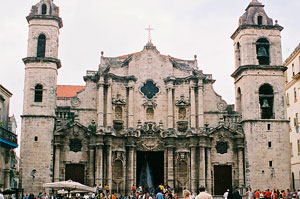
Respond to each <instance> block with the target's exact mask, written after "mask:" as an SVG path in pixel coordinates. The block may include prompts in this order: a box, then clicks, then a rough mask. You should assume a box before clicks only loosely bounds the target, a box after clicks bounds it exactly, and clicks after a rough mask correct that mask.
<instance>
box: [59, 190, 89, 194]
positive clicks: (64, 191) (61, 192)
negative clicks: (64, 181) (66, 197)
mask: <svg viewBox="0 0 300 199" xmlns="http://www.w3.org/2000/svg"><path fill="white" fill-rule="evenodd" d="M86 192H88V191H81V190H73V191H70V193H86ZM57 193H58V194H67V193H69V192H68V191H67V190H64V189H61V190H58V191H57Z"/></svg>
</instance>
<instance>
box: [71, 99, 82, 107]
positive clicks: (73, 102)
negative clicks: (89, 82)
mask: <svg viewBox="0 0 300 199" xmlns="http://www.w3.org/2000/svg"><path fill="white" fill-rule="evenodd" d="M80 104H81V101H80V99H79V98H78V97H73V98H72V99H71V105H72V106H73V107H78V106H80Z"/></svg>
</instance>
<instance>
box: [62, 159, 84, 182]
mask: <svg viewBox="0 0 300 199" xmlns="http://www.w3.org/2000/svg"><path fill="white" fill-rule="evenodd" d="M65 176H66V177H65V180H73V181H75V182H79V183H81V184H84V165H83V164H67V165H66V175H65Z"/></svg>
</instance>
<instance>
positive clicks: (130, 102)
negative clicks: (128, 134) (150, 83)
mask: <svg viewBox="0 0 300 199" xmlns="http://www.w3.org/2000/svg"><path fill="white" fill-rule="evenodd" d="M128 88H129V96H128V97H129V99H128V128H133V91H134V89H133V86H129V87H128Z"/></svg>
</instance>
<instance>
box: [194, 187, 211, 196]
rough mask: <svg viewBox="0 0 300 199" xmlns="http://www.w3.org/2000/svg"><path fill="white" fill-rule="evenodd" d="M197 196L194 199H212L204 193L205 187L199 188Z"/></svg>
mask: <svg viewBox="0 0 300 199" xmlns="http://www.w3.org/2000/svg"><path fill="white" fill-rule="evenodd" d="M199 192H200V193H199V195H197V196H196V199H213V197H212V196H211V195H210V194H209V193H206V192H205V187H203V186H201V187H200V188H199Z"/></svg>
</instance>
